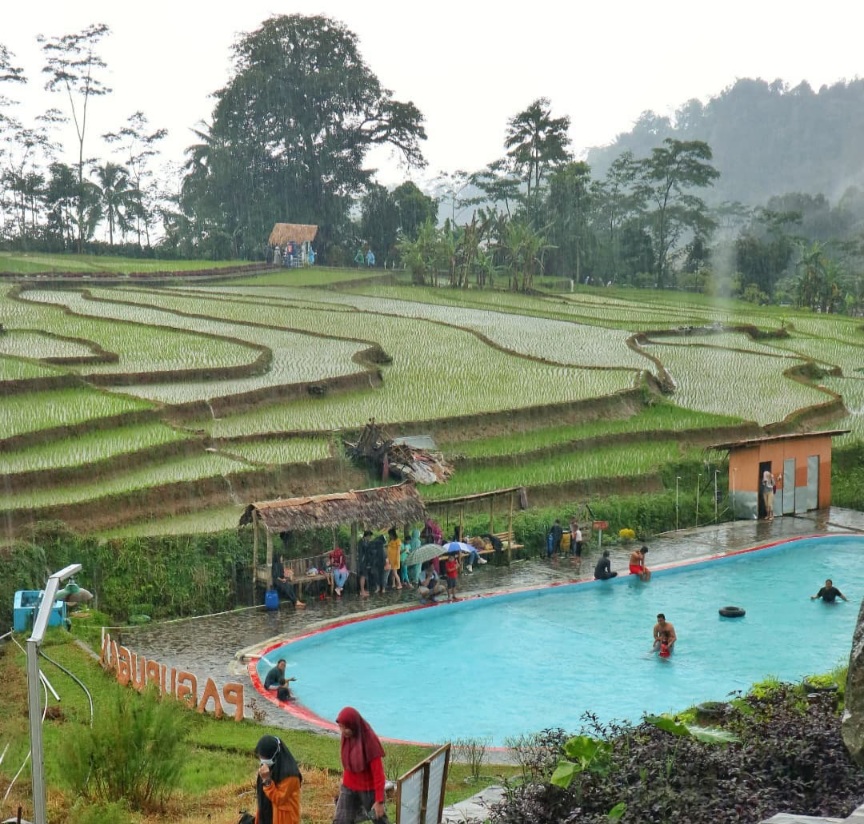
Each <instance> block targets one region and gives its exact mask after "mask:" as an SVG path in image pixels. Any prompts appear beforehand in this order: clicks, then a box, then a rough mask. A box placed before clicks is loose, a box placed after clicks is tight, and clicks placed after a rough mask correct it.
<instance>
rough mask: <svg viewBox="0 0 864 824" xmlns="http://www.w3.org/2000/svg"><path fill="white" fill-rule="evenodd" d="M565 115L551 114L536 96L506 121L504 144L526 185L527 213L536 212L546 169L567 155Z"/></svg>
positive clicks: (560, 161) (544, 103) (544, 101)
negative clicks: (553, 115) (535, 98)
mask: <svg viewBox="0 0 864 824" xmlns="http://www.w3.org/2000/svg"><path fill="white" fill-rule="evenodd" d="M569 128H570V118H569V117H552V110H551V107H550V103H549V100H548V98H545V97H539V98H537V100H535V101H534V102H533V103H532V104H531V105H530V106H528V108H527V109H525V110H524V111H521V112H519V114H517V115H514V116H513V117H512V118H510V120H509V121H508V122H507V137H506V139H505V140H504V146H505V147H506V149H507V156H508V157H509V158H510V159H511V161H512V162H513V165H514V166H515V168H516V169H518V170H520V172H521V175H522V179H523V181H524V182H525V184H526V188H527V192H526V202H527V204H528V211H529V214H531V215H532V216H533V215H536V213H537V204H538V202H539V193H540V187H541V184H542V182H543V179H544V178H545V177H546V175H547V174H548V172H549V171H550V169H552V168H554V167H555V166H558V165H560V164H562V163H565V162H566V161H567V160H569V158H570V153H569V151H568V149H567V147H568V146H569V144H570V138H569V136H568V135H567V131H568V130H569Z"/></svg>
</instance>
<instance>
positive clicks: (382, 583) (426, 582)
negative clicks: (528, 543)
mask: <svg viewBox="0 0 864 824" xmlns="http://www.w3.org/2000/svg"><path fill="white" fill-rule="evenodd" d="M453 541H456V542H459V544H460V546H459V548H458V551H456V552H453V553H451V555H452V557H450V556H448V557H447V559H446V560H445V561H444V562H443V564H442V561H441V558H440V557H439V556H437V555H436V556H434V557H433V558H431V559H429V560H427V561H426V562H424V563H409V561H411V560H412V559H411V554H412V553H413V552H414V551H415V550H418V549H420V547H421V546H423V545H424V544H436V545H438V546H440V547H441V555H446V554H447V552H448V546H449V545H450V544H452V542H453ZM496 542H497V547H496V546H495V544H496ZM487 544H490V545H491V546H492V548H493V549H495V550H496V551H500V549H501V548H502V545H501V541H500V540H499V539H498V538H497V537H495V536H494V535H483V536H478V537H476V538H471V539H469V540H468V541H467V542H466V541H465V539H464V536H463V534H462V528H461V527H460V526H458V525H457V526H456V527H455V529H454V532H453V539H452V541H450V542H447V543H446V544H445V541H444V536H443V533H442V531H441V527H440V526H439V525H438V524H437V523H436V522H435V521H434V520H432V519H431V518H429V519H427V520H426V522H425V524H424V525H423V528H422V529H420V528H418V527H405V529H404V530H403V531H402V535H401V536H400V534H399V530H397V529H396V527H391V528H390V529H389V530H388V532H387V535H386V536H385V535H378V536H377V537H376V536H373V533H372V530H370V529H367V530H365V531H364V532H363V536H362V538H361V539H360V541H359V542H358V544H357V555H358V572H359V576H360V595H361V597H364V598H365V597H368V596H369V595H377V594H379V593H382V592H385V591H386V590H388V589H391V590H401V589H405V588H407V589H414V588H417V589H418V592H419V594H420V596H421V599H423V598H425V597H426V595H425V593H424V590H429V589H432V590H434V589H435V588H436V587H437V586H438V584H439V583H440V581H439V579H440V578H441V577H442V574H443V575H444V576H445V577H446V579H447V589H448V592H449V590H451V589H452V590H453V593H452V594H453V596H454V597H455V588H456V583H455V581H456V580H458V576H459V570H460V567H461V564H462V559H463V558H464V564H465V566H464V569H465V571H466V572H469V573H470V572H473V571H474V565H475V564H485V563H486V559H485V558H483V557H482V556H481V555H480V552H481V551H484V550H485V549H486V546H487ZM451 561H455V566H453V565H452V564H451V563H450V562H451ZM442 566H443V567H444V568H443V569H442ZM430 570H431V573H430ZM430 574H431V575H432V576H434V580H433V579H432V578H430ZM451 579H452V580H451ZM451 584H452V586H451ZM441 585H442V586H444V585H443V584H441ZM436 594H440V593H436ZM431 597H432V598H434V597H435V594H433V595H432V596H431Z"/></svg>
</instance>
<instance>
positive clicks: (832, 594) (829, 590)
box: [810, 578, 849, 604]
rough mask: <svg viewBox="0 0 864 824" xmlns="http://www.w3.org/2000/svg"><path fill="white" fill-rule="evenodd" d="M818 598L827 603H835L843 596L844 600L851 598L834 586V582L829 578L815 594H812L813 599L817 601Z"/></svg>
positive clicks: (811, 598)
mask: <svg viewBox="0 0 864 824" xmlns="http://www.w3.org/2000/svg"><path fill="white" fill-rule="evenodd" d="M817 598H821V599H822V600H823V602H824V603H826V604H833V603H834V602H835V601H836V600H837V599H838V598H841V599H842V600H844V601H848V600H849V599H848V598H847V597H846V596H845V595H844V594H843V593H842V592H840V590H839V589H837V587H835V586H834V582H833V581H832V580H831V579H830V578H828V579H827V580H826V581H825V586H824V587H822V589H820V590H819V592H817V593H816V594H815V595H811V596H810V600H811V601H815V600H816V599H817Z"/></svg>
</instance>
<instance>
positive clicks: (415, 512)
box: [240, 483, 426, 585]
mask: <svg viewBox="0 0 864 824" xmlns="http://www.w3.org/2000/svg"><path fill="white" fill-rule="evenodd" d="M425 517H426V509H425V507H424V506H423V501H422V500H421V499H420V496H419V495H418V494H417V490H416V489H415V488H414V485H413V484H407V483H403V484H398V485H396V486H382V487H376V488H374V489H358V490H353V491H351V492H331V493H328V494H326V495H310V496H307V497H302V498H285V499H283V500H277V501H262V502H260V503H252V504H249V505H248V506H247V507H246V509H245V511H244V512H243V515H242V516H241V518H240V526H244V525H245V524H250V523H251V524H252V528H253V530H254V531H253V543H252V569H253V585H254V582H255V580H260V581H262V583H265V584H267V583H269V581H270V567H271V565H272V564H273V535H274V534H276V535H278V534H279V533H280V532H304V531H309V530H312V529H320V528H329V529H335V528H336V527H339V526H345V525H346V524H350V526H351V547H350V568H351V570H352V571H354V572H357V530H358V527H363V528H364V529H385V528H388V527H391V526H394V525H396V524H409V523H415V522H419V521H422V520H423V519H424V518H425ZM262 529H263V530H264V534H265V540H266V545H267V566H266V567H260V568H259V565H258V550H259V532H260V530H262Z"/></svg>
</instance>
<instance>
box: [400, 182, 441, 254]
mask: <svg viewBox="0 0 864 824" xmlns="http://www.w3.org/2000/svg"><path fill="white" fill-rule="evenodd" d="M393 202H394V203H395V204H396V208H397V209H398V210H399V229H400V231H401V232H402V234H403V235H404V236H405V237H407V238H409V239H411V240H414V238H416V237H417V234H418V233H419V231H420V227H421V226H422V225H423V224H424V223H426V221H427V220H431V221H432V222H433V223H434V222H435V221H436V220H437V219H438V201H437V200H435V198H434V197H429V195H427V194H424V193H423V192H421V191H420V189H418V188H417V184H415V183H412V182H411V181H410V180H406V181H405V182H404V183H402V184H400V185H399V186H397V187H396V188H395V189H394V190H393Z"/></svg>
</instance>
